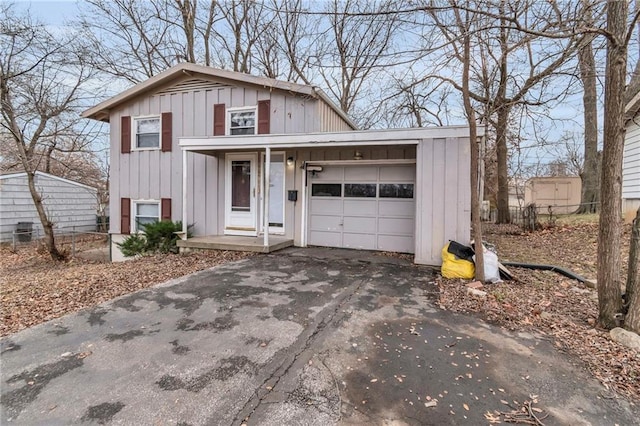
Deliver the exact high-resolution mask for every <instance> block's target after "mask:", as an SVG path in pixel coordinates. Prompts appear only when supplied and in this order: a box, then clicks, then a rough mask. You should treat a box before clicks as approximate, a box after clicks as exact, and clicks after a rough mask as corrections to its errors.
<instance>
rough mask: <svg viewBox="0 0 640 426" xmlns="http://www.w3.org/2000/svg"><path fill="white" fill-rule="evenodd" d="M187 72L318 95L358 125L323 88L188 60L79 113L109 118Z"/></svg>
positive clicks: (354, 127)
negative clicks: (125, 106) (126, 103)
mask: <svg viewBox="0 0 640 426" xmlns="http://www.w3.org/2000/svg"><path fill="white" fill-rule="evenodd" d="M183 74H186V75H192V74H200V75H204V76H208V77H214V78H219V79H224V80H228V81H232V82H237V83H241V84H249V85H253V86H260V87H264V88H268V89H275V90H282V91H285V92H289V93H296V94H299V95H303V96H308V97H311V98H314V99H320V100H321V101H322V102H324V103H325V104H327V105H328V106H329V107H330V108H331V109H333V110H334V111H335V112H336V114H338V115H339V116H340V117H341V118H342V119H343V120H344V121H345V122H347V124H349V126H351V127H352V128H353V129H354V130H355V129H357V128H358V126H357V125H356V124H355V123H354V122H353V121H352V120H351V119H350V118H349V116H348V115H347V114H346V113H345V112H344V111H343V110H342V109H340V108H339V107H338V106H337V105H336V104H335V103H334V102H333V101H332V100H331V99H330V98H329V96H327V94H326V93H324V92H323V91H322V89H320V88H318V87H315V86H308V85H304V84H297V83H290V82H287V81H281V80H275V79H273V78H267V77H258V76H255V75H251V74H244V73H240V72H235V71H227V70H221V69H218V68H213V67H208V66H204V65H197V64H192V63H190V62H183V63H181V64H178V65H175V66H173V67H171V68H169V69H167V70H165V71H163V72H161V73H160V74H157V75H155V76H153V77H151V78H149V79H148V80H145V81H143V82H141V83H138V84H136V85H135V86H133V87H131V88H129V89H127V90H125V91H124V92H122V93H120V94H118V95H116V96H113V97H111V98H109V99H107V100H106V101H104V102H101V103H99V104H98V105H96V106H94V107H92V108H89V109H88V110H86V111H84V112H83V113H82V117H84V118H92V119H94V120H100V121H104V122H109V110H110V109H112V108H114V107H116V106H118V105H120V104H122V103H124V102H127V101H129V100H131V99H133V98H135V97H136V96H139V95H141V94H143V93H146V92H148V91H150V90H153V89H157V88H159V87H161V86H163V85H165V84H167V83H169V82H170V81H172V80H174V79H175V78H177V77H179V76H181V75H183Z"/></svg>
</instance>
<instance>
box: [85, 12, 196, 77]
mask: <svg viewBox="0 0 640 426" xmlns="http://www.w3.org/2000/svg"><path fill="white" fill-rule="evenodd" d="M160 17H163V18H162V19H160ZM179 20H180V18H179V17H178V16H176V8H175V7H173V5H172V4H171V3H169V2H167V1H162V0H153V1H136V0H87V2H86V4H82V8H81V13H80V18H79V22H78V26H79V27H80V28H82V29H83V37H84V38H85V39H86V40H87V42H88V43H89V44H90V49H88V50H87V51H86V53H87V55H86V56H85V58H84V59H85V61H86V62H87V63H88V64H89V65H90V66H92V67H93V68H95V69H97V70H99V71H101V72H102V73H104V74H107V75H110V76H113V77H115V78H117V79H125V80H127V81H128V82H130V83H139V82H141V81H143V80H146V79H147V78H149V77H152V76H154V75H156V74H158V73H159V72H162V71H164V70H165V69H167V68H169V67H170V66H172V65H175V64H176V63H178V62H181V61H183V60H184V59H185V54H186V55H189V52H185V51H184V47H183V46H184V44H183V43H180V42H178V41H176V37H175V34H174V33H173V32H172V28H174V27H173V22H179Z"/></svg>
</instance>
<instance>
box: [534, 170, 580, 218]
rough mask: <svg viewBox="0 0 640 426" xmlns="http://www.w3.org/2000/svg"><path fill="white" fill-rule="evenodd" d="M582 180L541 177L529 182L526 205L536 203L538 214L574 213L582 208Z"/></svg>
mask: <svg viewBox="0 0 640 426" xmlns="http://www.w3.org/2000/svg"><path fill="white" fill-rule="evenodd" d="M581 191H582V180H581V179H580V176H540V177H534V178H531V179H529V180H527V183H526V184H525V189H524V203H525V205H527V204H530V203H535V204H536V206H537V207H538V213H542V214H546V213H548V209H549V208H551V211H552V212H553V214H569V213H573V212H574V211H576V210H577V209H578V208H579V207H580V201H581V198H580V197H581Z"/></svg>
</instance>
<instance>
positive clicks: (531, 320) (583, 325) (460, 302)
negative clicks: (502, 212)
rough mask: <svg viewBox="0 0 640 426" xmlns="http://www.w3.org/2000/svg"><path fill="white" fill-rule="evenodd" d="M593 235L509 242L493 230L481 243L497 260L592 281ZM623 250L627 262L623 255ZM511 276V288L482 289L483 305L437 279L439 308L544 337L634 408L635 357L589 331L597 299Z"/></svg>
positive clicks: (536, 276)
mask: <svg viewBox="0 0 640 426" xmlns="http://www.w3.org/2000/svg"><path fill="white" fill-rule="evenodd" d="M508 229H512V228H508ZM596 231H597V227H595V226H594V225H593V224H582V225H576V226H572V227H570V228H569V227H561V228H558V229H548V230H545V231H542V232H539V233H533V234H524V235H517V233H516V235H514V233H513V232H510V233H500V230H499V227H497V226H495V225H494V226H493V227H492V230H491V231H490V232H489V233H488V234H487V235H486V240H487V241H489V242H491V243H494V244H495V245H496V247H497V249H498V255H499V257H500V260H503V259H509V260H518V261H522V262H527V263H549V264H554V265H559V266H563V267H567V268H569V269H572V270H574V271H576V272H578V271H579V272H580V273H582V274H585V275H587V276H594V277H595V265H594V266H593V269H591V268H592V267H591V263H592V262H593V263H595V258H596V252H595V250H596V247H595V242H594V240H593V238H595V236H593V233H594V232H596ZM596 233H597V232H596ZM625 238H626V239H627V247H628V237H625ZM621 249H622V250H623V259H626V257H625V256H626V254H624V250H625V247H622V248H621ZM627 250H628V248H627ZM510 270H511V272H513V274H514V275H515V277H516V278H517V280H516V281H507V282H504V283H500V284H488V285H486V286H485V287H484V288H483V290H484V291H486V292H487V293H488V294H487V297H486V298H485V299H483V298H479V297H474V296H471V295H468V294H467V292H466V284H467V282H465V281H462V280H447V279H440V280H439V286H440V305H441V307H442V308H444V309H448V310H452V311H456V312H464V313H477V314H480V315H481V316H482V317H483V318H484V319H486V320H487V321H489V322H491V323H494V324H499V325H501V326H503V327H505V328H508V329H510V330H534V331H537V332H540V333H543V334H546V335H549V336H551V337H552V338H553V340H554V341H555V345H556V346H557V347H558V349H560V350H563V351H566V352H568V353H571V354H573V355H575V356H577V357H579V358H580V359H581V360H582V361H583V362H584V363H585V365H586V367H587V368H588V369H589V371H590V372H591V373H592V374H593V375H594V376H595V377H596V378H597V379H598V380H600V382H602V384H603V385H605V386H606V387H607V388H608V389H610V390H611V391H612V392H613V393H614V394H615V393H619V394H622V395H624V396H626V397H628V398H629V399H631V400H635V401H640V354H637V353H636V352H635V351H633V350H631V349H628V348H625V347H623V346H621V345H619V344H618V343H616V342H614V341H612V340H611V339H610V337H609V333H608V331H607V330H601V329H598V328H594V324H595V320H596V318H597V315H598V307H597V303H598V302H597V293H596V291H595V290H592V289H590V288H587V287H585V286H583V285H582V284H580V283H578V282H577V281H573V280H570V279H568V278H566V277H563V276H561V275H558V274H556V273H553V272H547V271H533V270H528V269H521V268H510ZM591 271H593V273H591Z"/></svg>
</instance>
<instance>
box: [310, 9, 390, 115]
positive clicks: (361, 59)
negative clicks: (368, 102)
mask: <svg viewBox="0 0 640 426" xmlns="http://www.w3.org/2000/svg"><path fill="white" fill-rule="evenodd" d="M394 6H395V5H394V3H393V2H392V1H391V0H379V1H375V2H361V1H357V0H345V1H340V0H333V1H332V2H331V3H330V4H329V5H328V8H327V10H326V11H325V13H326V15H327V17H328V20H327V23H328V28H327V36H326V37H323V38H322V39H319V41H318V43H317V47H318V53H317V54H316V56H317V58H318V61H319V62H318V63H316V64H315V66H316V67H317V70H318V73H319V74H320V76H321V78H322V80H323V82H324V86H325V87H326V88H327V89H328V90H329V93H330V94H331V95H332V96H333V97H334V98H335V99H336V100H337V101H338V105H339V106H340V108H341V109H342V110H343V111H345V112H346V113H348V114H350V115H351V116H352V117H353V118H354V119H355V120H356V122H358V123H359V124H361V125H362V127H368V126H369V125H370V123H368V122H367V120H366V119H365V118H366V117H367V116H368V115H369V114H368V111H364V112H360V111H356V106H357V103H358V101H359V100H361V99H362V98H364V97H365V96H366V95H367V93H368V92H367V89H370V88H371V87H372V86H373V85H374V84H375V83H374V81H373V80H374V78H375V76H376V75H379V73H378V72H377V71H380V70H381V69H382V67H384V66H385V65H388V64H389V62H388V59H389V55H390V54H391V47H392V42H393V34H394V30H395V29H396V28H397V24H398V23H397V20H396V15H395V14H393V13H389V12H390V11H393V10H394ZM379 83H380V82H379V81H378V82H377V84H378V86H377V87H378V88H379V87H380V86H379ZM369 108H370V106H367V110H369Z"/></svg>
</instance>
